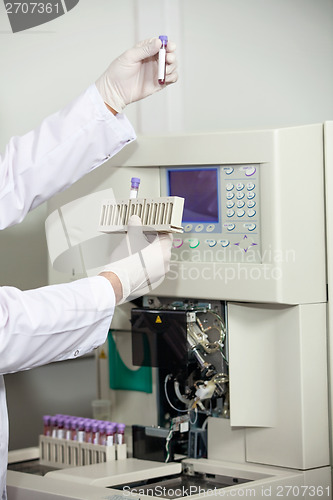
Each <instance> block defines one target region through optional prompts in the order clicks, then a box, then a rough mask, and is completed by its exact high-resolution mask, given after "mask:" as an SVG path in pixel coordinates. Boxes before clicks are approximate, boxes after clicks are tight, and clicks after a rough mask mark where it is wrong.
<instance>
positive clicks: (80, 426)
mask: <svg viewBox="0 0 333 500" xmlns="http://www.w3.org/2000/svg"><path fill="white" fill-rule="evenodd" d="M85 423H86V422H85V419H84V418H79V420H78V422H77V440H78V442H79V443H84V441H85V432H86V431H85Z"/></svg>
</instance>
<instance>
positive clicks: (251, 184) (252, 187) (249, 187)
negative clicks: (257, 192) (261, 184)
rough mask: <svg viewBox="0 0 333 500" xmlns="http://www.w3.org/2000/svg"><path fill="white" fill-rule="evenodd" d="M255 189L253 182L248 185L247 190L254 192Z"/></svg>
mask: <svg viewBox="0 0 333 500" xmlns="http://www.w3.org/2000/svg"><path fill="white" fill-rule="evenodd" d="M255 187H256V186H255V184H253V182H248V183H247V185H246V188H247V190H248V191H252V190H253V189H254V188H255Z"/></svg>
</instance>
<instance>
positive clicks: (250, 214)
mask: <svg viewBox="0 0 333 500" xmlns="http://www.w3.org/2000/svg"><path fill="white" fill-rule="evenodd" d="M256 213H257V212H256V211H255V210H253V208H250V210H248V211H247V215H248V216H249V217H254V216H255V215H256Z"/></svg>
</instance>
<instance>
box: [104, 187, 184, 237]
mask: <svg viewBox="0 0 333 500" xmlns="http://www.w3.org/2000/svg"><path fill="white" fill-rule="evenodd" d="M183 210H184V198H181V197H179V196H165V197H161V198H135V199H129V200H120V201H117V202H114V201H110V200H104V201H103V202H102V208H101V214H100V221H99V230H100V231H101V232H103V233H126V232H127V228H128V220H129V218H130V217H131V216H132V215H137V216H139V217H140V219H141V221H142V230H143V231H144V232H148V231H149V232H167V233H182V232H183V228H182V217H183Z"/></svg>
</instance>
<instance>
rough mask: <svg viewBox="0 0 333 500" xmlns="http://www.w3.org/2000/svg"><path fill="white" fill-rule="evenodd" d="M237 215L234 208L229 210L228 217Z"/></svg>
mask: <svg viewBox="0 0 333 500" xmlns="http://www.w3.org/2000/svg"><path fill="white" fill-rule="evenodd" d="M234 215H235V210H232V209H231V208H230V209H229V210H227V217H233V216H234Z"/></svg>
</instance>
